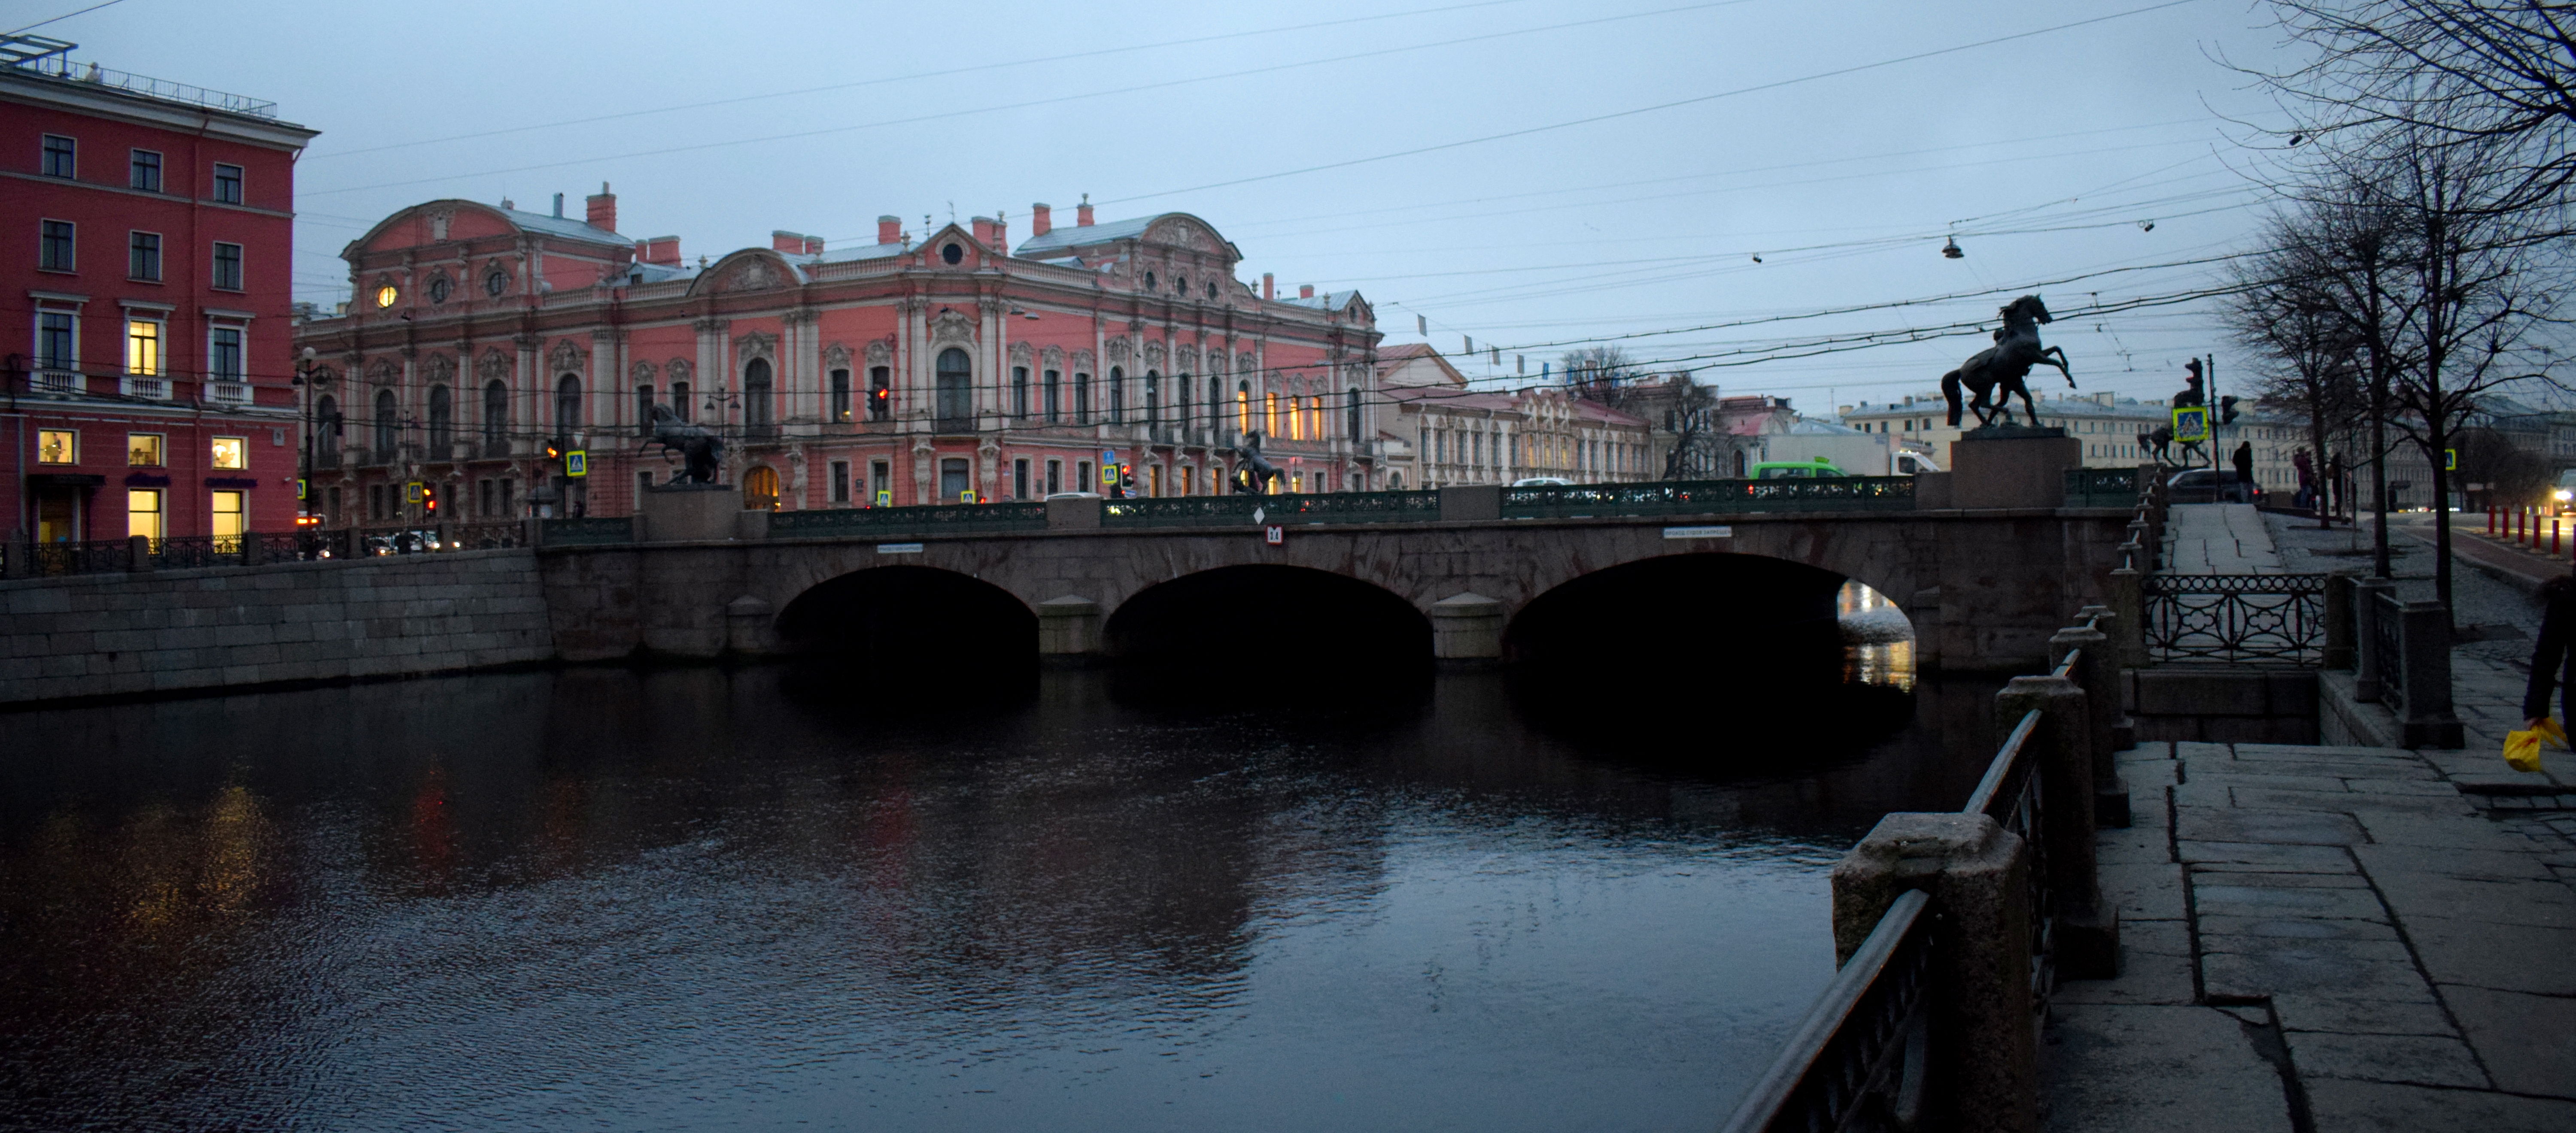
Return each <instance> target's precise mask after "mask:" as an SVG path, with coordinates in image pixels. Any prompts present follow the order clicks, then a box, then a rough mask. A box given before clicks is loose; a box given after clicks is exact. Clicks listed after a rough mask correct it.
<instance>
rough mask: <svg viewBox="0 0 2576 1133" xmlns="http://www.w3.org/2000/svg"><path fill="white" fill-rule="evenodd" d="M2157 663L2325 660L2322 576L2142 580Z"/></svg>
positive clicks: (2148, 630) (2191, 576)
mask: <svg viewBox="0 0 2576 1133" xmlns="http://www.w3.org/2000/svg"><path fill="white" fill-rule="evenodd" d="M2139 594H2140V598H2141V601H2142V602H2143V604H2144V607H2145V609H2144V614H2145V617H2144V623H2145V624H2144V632H2145V634H2146V642H2147V655H2148V657H2149V659H2150V660H2153V661H2227V662H2235V663H2243V662H2248V661H2276V662H2287V663H2289V664H2293V665H2315V664H2318V663H2320V662H2322V661H2323V660H2324V658H2325V647H2326V617H2325V605H2326V576H2325V575H2322V574H2150V575H2147V576H2145V577H2144V578H2141V579H2140V580H2139Z"/></svg>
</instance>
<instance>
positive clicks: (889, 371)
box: [868, 366, 894, 421]
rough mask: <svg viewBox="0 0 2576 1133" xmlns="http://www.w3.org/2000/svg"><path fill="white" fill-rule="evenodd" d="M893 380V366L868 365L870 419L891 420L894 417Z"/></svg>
mask: <svg viewBox="0 0 2576 1133" xmlns="http://www.w3.org/2000/svg"><path fill="white" fill-rule="evenodd" d="M893 381H894V370H893V367H890V366H870V367H868V420H870V421H890V420H893V419H894V388H893V384H892V383H893Z"/></svg>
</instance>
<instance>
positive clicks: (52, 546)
mask: <svg viewBox="0 0 2576 1133" xmlns="http://www.w3.org/2000/svg"><path fill="white" fill-rule="evenodd" d="M26 546H27V562H26V567H27V571H26V573H27V574H29V575H33V576H37V577H47V576H53V575H64V574H113V573H117V572H121V571H129V570H133V569H134V542H133V540H130V539H96V540H90V541H85V542H79V543H30V544H27V545H26ZM17 574H18V571H17V568H16V565H15V564H12V566H11V569H10V575H11V577H17Z"/></svg>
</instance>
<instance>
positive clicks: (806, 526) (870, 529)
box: [769, 502, 1047, 539]
mask: <svg viewBox="0 0 2576 1133" xmlns="http://www.w3.org/2000/svg"><path fill="white" fill-rule="evenodd" d="M1046 525H1047V518H1046V505H1045V504H1044V503H1034V502H1032V503H1008V504H928V505H923V506H919V507H861V508H832V509H829V510H825V511H782V512H775V513H772V514H771V515H770V517H769V537H770V538H772V539H828V538H832V537H834V536H857V537H861V538H882V537H884V536H887V535H893V534H914V533H921V532H929V531H943V532H945V531H956V532H1010V531H1044V530H1046Z"/></svg>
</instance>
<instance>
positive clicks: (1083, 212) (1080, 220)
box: [1073, 193, 1091, 228]
mask: <svg viewBox="0 0 2576 1133" xmlns="http://www.w3.org/2000/svg"><path fill="white" fill-rule="evenodd" d="M1073 223H1074V225H1075V226H1076V227H1079V228H1089V227H1091V194H1089V193H1084V194H1083V195H1082V203H1081V204H1080V205H1077V206H1075V207H1074V210H1073Z"/></svg>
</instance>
